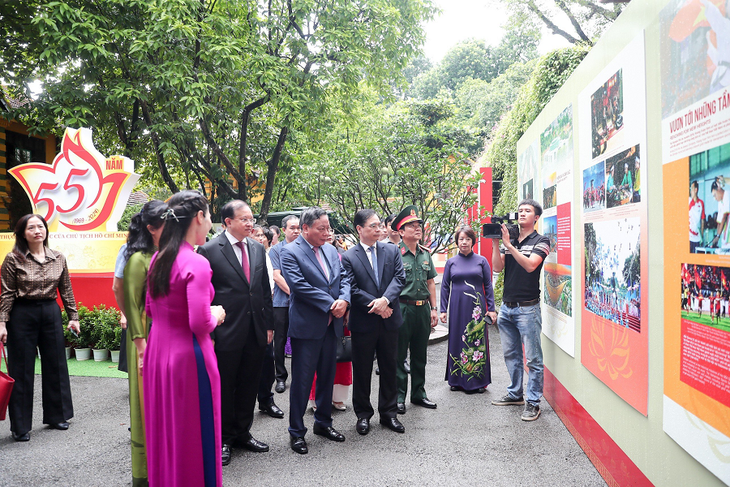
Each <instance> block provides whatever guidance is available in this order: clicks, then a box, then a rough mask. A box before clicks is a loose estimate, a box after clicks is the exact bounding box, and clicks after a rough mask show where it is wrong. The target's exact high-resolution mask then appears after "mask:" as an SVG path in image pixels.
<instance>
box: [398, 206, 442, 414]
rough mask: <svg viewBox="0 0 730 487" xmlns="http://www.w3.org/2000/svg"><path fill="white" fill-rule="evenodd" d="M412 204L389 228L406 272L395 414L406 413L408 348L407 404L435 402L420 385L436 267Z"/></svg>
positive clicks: (433, 313)
mask: <svg viewBox="0 0 730 487" xmlns="http://www.w3.org/2000/svg"><path fill="white" fill-rule="evenodd" d="M417 211H418V209H417V208H416V207H415V206H407V207H406V208H404V209H403V211H401V212H400V213H399V214H398V216H397V217H395V219H394V220H393V223H392V225H391V228H392V229H393V230H395V231H397V232H398V233H399V234H400V236H401V242H400V243H399V244H398V246H399V248H400V254H401V258H402V260H403V268H404V269H405V271H406V285H405V287H404V288H403V291H402V292H401V294H400V307H401V311H402V313H403V325H402V326H401V327H400V329H399V335H398V371H397V378H398V413H399V414H405V412H406V405H405V401H406V393H407V392H408V373H407V372H406V369H405V365H404V363H403V362H404V361H405V360H406V355H407V354H408V349H409V348H410V351H411V403H412V404H416V405H418V406H423V407H425V408H429V409H436V403H435V402H433V401H429V399H428V397H427V396H426V389H425V388H424V384H425V382H426V348H427V347H428V337H429V335H430V334H431V328H432V327H434V326H436V323H437V322H438V314H437V312H436V284H435V282H434V278H435V277H436V269H435V267H434V265H433V261H432V260H431V253H430V252H429V251H428V249H427V248H426V247H423V246H422V245H419V242H420V240H421V237H423V220H421V218H419V216H418V213H417Z"/></svg>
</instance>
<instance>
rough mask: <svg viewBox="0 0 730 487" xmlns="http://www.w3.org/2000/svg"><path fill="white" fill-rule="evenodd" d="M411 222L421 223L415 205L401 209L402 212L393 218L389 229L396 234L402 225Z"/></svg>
mask: <svg viewBox="0 0 730 487" xmlns="http://www.w3.org/2000/svg"><path fill="white" fill-rule="evenodd" d="M411 222H421V223H423V220H422V219H421V217H419V216H418V208H416V206H415V205H410V206H406V207H405V208H403V211H401V212H400V213H398V216H396V217H395V219H394V220H393V223H391V224H390V228H392V229H393V230H395V231H396V232H397V231H398V230H400V229H401V227H402V226H403V225H405V224H406V223H411Z"/></svg>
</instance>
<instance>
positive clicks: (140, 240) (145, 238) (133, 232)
mask: <svg viewBox="0 0 730 487" xmlns="http://www.w3.org/2000/svg"><path fill="white" fill-rule="evenodd" d="M165 210H167V205H166V204H165V203H163V202H162V201H160V200H152V201H148V202H147V203H145V205H144V206H143V207H142V209H141V210H140V212H139V213H137V214H136V215H134V216H133V217H132V219H131V220H130V221H129V235H127V249H126V250H125V251H124V258H125V259H127V260H129V258H130V257H131V256H132V254H134V253H136V252H144V253H145V254H151V253H153V252H154V251H155V243H154V242H153V241H152V234H151V233H150V231H149V230H147V225H152V228H160V227H161V226H162V224H163V223H165V220H163V219H162V218H161V217H162V214H163V213H165Z"/></svg>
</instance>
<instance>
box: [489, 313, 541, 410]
mask: <svg viewBox="0 0 730 487" xmlns="http://www.w3.org/2000/svg"><path fill="white" fill-rule="evenodd" d="M497 326H498V327H499V335H500V337H501V339H502V351H503V352H504V362H505V364H506V365H507V373H509V377H510V385H509V387H507V392H508V393H509V395H510V396H512V397H513V398H521V397H522V396H523V393H522V376H523V375H524V372H525V369H524V367H523V365H522V364H523V359H522V345H523V344H524V346H525V355H526V356H527V368H528V369H529V373H528V377H527V397H526V399H527V402H529V403H530V404H532V405H538V404H540V398H541V397H542V385H543V368H544V366H543V363H542V344H541V343H540V332H541V331H542V312H541V311H540V304H539V303H538V304H535V305H533V306H524V307H523V306H518V307H516V308H510V307H508V306H506V305H504V304H503V305H502V307H501V308H500V309H499V318H498V319H497Z"/></svg>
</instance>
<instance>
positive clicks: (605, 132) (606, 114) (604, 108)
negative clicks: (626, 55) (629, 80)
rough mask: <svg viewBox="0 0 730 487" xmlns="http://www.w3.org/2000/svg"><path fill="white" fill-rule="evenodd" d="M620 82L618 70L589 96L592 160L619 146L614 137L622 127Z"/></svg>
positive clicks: (622, 105)
mask: <svg viewBox="0 0 730 487" xmlns="http://www.w3.org/2000/svg"><path fill="white" fill-rule="evenodd" d="M622 81H623V79H622V76H621V70H620V69H619V70H618V71H616V73H614V74H613V76H611V77H610V78H608V80H607V81H606V82H605V83H604V84H603V85H601V87H600V88H598V89H597V90H596V91H595V92H594V93H593V94H592V95H591V129H592V139H593V141H592V147H593V150H592V154H593V157H594V158H595V157H598V156H600V155H601V154H603V153H605V152H606V151H610V149H612V148H615V147H617V146H618V145H619V144H618V141H617V140H616V139H615V136H616V135H617V134H618V133H619V132H620V131H621V129H622V128H623V127H624V117H623V112H624V100H623V82H622ZM609 141H610V142H611V143H610V144H609Z"/></svg>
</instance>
